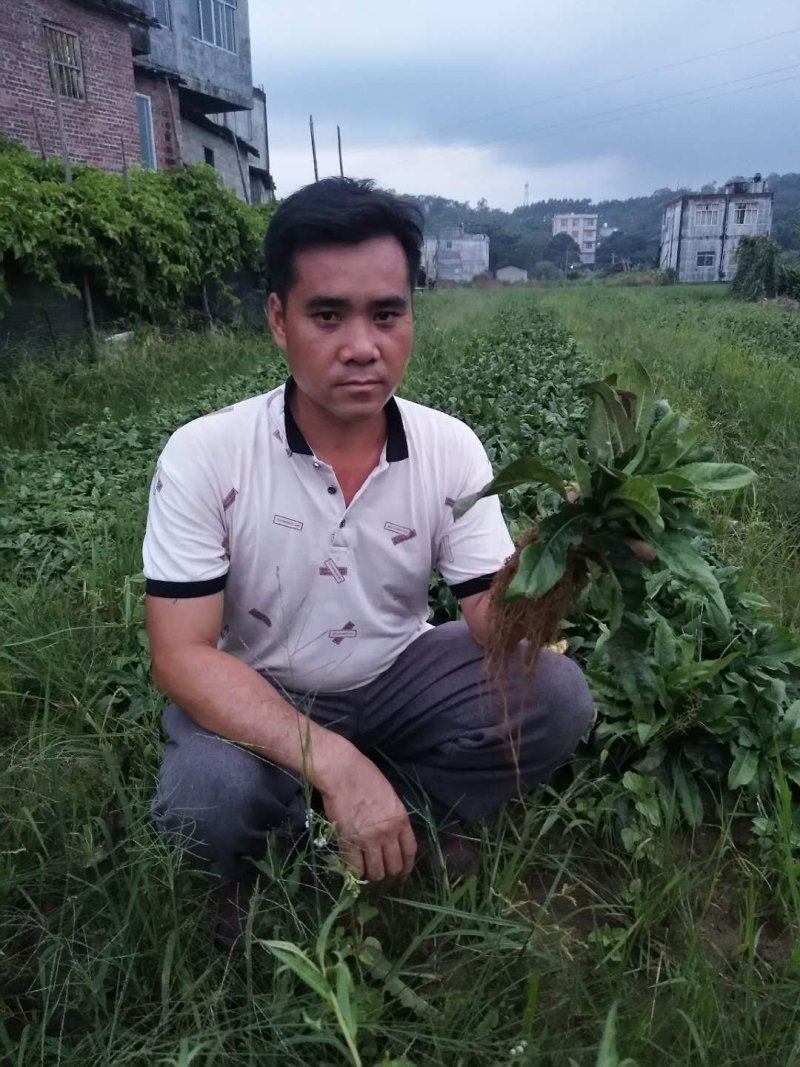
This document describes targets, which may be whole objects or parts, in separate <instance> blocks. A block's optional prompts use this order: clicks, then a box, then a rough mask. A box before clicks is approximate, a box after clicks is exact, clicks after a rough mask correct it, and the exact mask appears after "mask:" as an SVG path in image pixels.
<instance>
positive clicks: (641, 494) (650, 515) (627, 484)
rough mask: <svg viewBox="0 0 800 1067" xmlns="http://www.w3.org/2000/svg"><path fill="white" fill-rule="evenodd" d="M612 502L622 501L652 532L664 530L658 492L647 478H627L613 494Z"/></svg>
mask: <svg viewBox="0 0 800 1067" xmlns="http://www.w3.org/2000/svg"><path fill="white" fill-rule="evenodd" d="M612 499H614V500H624V501H625V503H626V504H627V505H628V506H629V507H631V508H633V510H634V511H635V512H636V514H637V515H641V517H642V518H643V519H646V520H647V522H648V524H649V525H650V527H651V528H652V529H653V530H658V531H661V530H663V529H664V520H663V519H662V518H661V505H660V501H659V497H658V490H657V489H656V487H655V486H654V485H653V483H652V482H651V481H650V479H649V478H642V477H637V476H636V475H634V477H632V478H627V479H626V480H625V481H624V482H623V483H622V485H621V486H620V487H619V489H617V491H616V493H615V494H614V496H613V498H612Z"/></svg>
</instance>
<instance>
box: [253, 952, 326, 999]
mask: <svg viewBox="0 0 800 1067" xmlns="http://www.w3.org/2000/svg"><path fill="white" fill-rule="evenodd" d="M258 943H259V945H261V947H262V948H265V949H267V950H268V951H269V952H271V953H272V954H273V956H275V957H276V958H277V959H278V960H280V962H281V963H282V964H283V965H284V967H287V968H288V969H289V970H290V971H292V972H293V973H294V974H296V975H297V977H298V978H299V979H301V981H303V982H305V984H306V985H307V986H308V987H309V988H310V989H313V990H314V992H315V993H317V994H319V996H321V997H322V998H323V999H324V1000H326V1001H328V1002H330V999H331V988H330V986H329V985H328V983H327V981H326V979H325V977H324V975H322V974H321V973H320V971H319V970H318V969H317V968H316V967H315V966H314V964H313V963H312V962H311V960H310V959H309V957H308V956H307V955H306V954H305V952H303V950H302V949H300V948H298V947H297V945H294V944H292V942H291V941H259V942H258Z"/></svg>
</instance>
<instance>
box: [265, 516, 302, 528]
mask: <svg viewBox="0 0 800 1067" xmlns="http://www.w3.org/2000/svg"><path fill="white" fill-rule="evenodd" d="M272 521H273V523H274V524H275V525H276V526H286V527H288V529H290V530H302V529H303V524H302V522H300V520H299V519H290V518H288V516H286V515H273V516H272Z"/></svg>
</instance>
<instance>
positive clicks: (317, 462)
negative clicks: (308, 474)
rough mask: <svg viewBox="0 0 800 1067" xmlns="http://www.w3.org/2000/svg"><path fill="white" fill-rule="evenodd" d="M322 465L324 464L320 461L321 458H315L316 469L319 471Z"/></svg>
mask: <svg viewBox="0 0 800 1067" xmlns="http://www.w3.org/2000/svg"><path fill="white" fill-rule="evenodd" d="M321 466H322V464H321V463H320V462H319V460H317V459H315V460H314V470H315V471H318V470H319V469H320V467H321Z"/></svg>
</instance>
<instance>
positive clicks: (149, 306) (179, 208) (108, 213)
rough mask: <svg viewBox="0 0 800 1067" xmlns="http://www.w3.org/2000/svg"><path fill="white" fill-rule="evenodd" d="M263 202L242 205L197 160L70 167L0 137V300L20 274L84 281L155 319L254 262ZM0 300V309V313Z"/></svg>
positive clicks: (66, 283) (70, 285) (130, 310)
mask: <svg viewBox="0 0 800 1067" xmlns="http://www.w3.org/2000/svg"><path fill="white" fill-rule="evenodd" d="M272 209H273V205H264V206H262V207H250V206H248V205H247V204H244V203H242V201H240V200H239V199H238V198H237V197H236V196H235V194H234V193H232V192H231V191H230V190H227V189H223V187H222V186H221V184H220V182H219V178H218V176H217V174H216V173H215V171H214V170H213V169H212V168H210V167H206V166H205V165H199V166H193V167H186V168H184V169H183V170H179V171H145V170H133V171H131V173H130V175H129V179H128V184H127V185H126V182H125V180H124V179H123V177H122V175H119V174H111V173H109V172H108V171H103V170H98V169H97V168H95V167H88V166H78V167H75V168H74V174H73V180H72V182H71V183H67V182H66V181H65V179H64V173H63V169H62V167H61V164H60V163H59V162H58V161H57V160H55V159H48V160H42V159H40V158H38V157H37V156H34V155H32V154H31V153H30V152H28V151H27V150H26V149H24V148H22V147H21V146H19V145H17V144H15V143H14V142H12V141H8V140H6V139H1V140H0V302H2V300H3V298H6V299H7V298H8V281H7V279H8V278H10V277H11V276H12V274H18V273H22V274H25V275H28V276H31V277H34V278H38V279H39V280H41V281H47V282H52V283H54V284H55V285H57V286H58V287H59V288H61V289H62V290H64V291H74V292H77V291H78V290H79V287H80V286H81V285H82V284H83V282H84V279H85V280H87V281H88V282H89V285H90V286H91V288H92V290H93V291H94V292H95V293H96V294H100V295H102V296H104V297H105V298H106V299H107V300H108V301H110V302H111V304H112V305H113V306H114V307H115V308H116V309H118V311H119V312H120V313H121V314H127V315H129V316H130V315H138V316H140V317H143V318H144V319H146V320H151V321H152V320H153V319H156V320H159V319H161V320H163V319H165V317H166V316H167V315H168V314H169V313H170V312H175V311H179V310H182V309H183V308H184V307H185V306H186V305H187V304H188V303H189V302H191V301H192V300H194V301H196V302H198V301H199V300H200V298H201V293H202V292H205V291H206V289H207V287H208V286H209V285H211V284H217V285H221V284H223V283H224V281H225V277H226V274H227V273H228V272H229V271H231V270H235V269H239V268H245V269H251V270H255V269H257V268H258V266H259V261H260V256H261V241H262V239H263V236H264V231H265V230H266V225H267V221H268V219H269V216H270V214H271V211H272ZM1 310H2V308H1V307H0V311H1Z"/></svg>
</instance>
